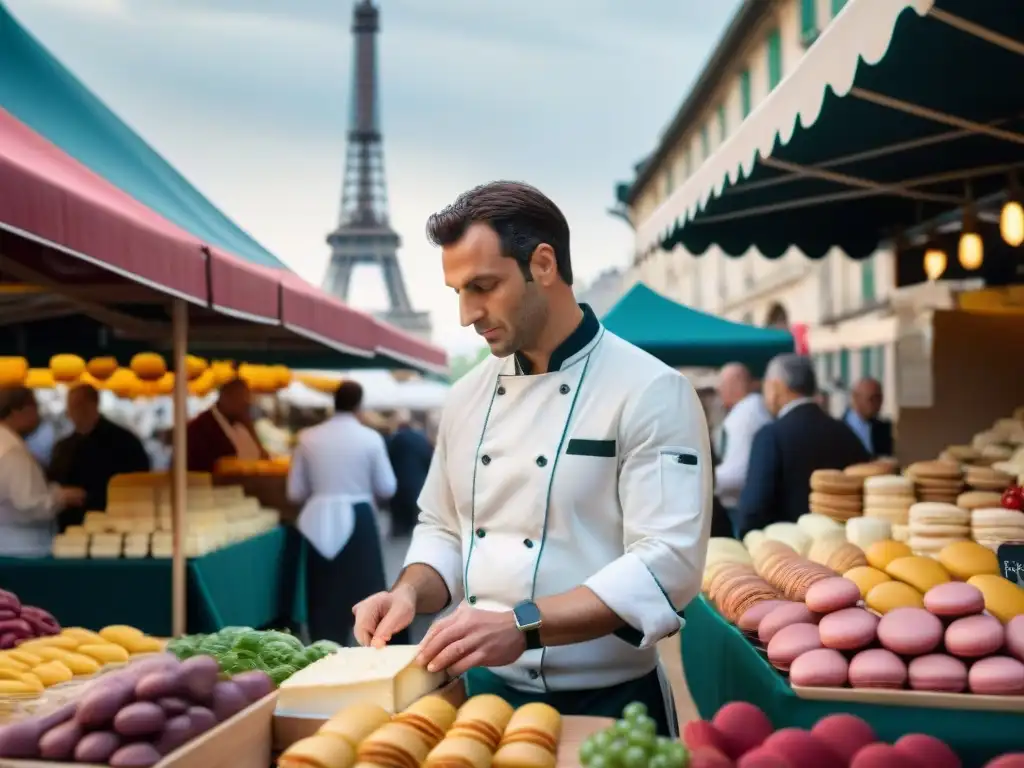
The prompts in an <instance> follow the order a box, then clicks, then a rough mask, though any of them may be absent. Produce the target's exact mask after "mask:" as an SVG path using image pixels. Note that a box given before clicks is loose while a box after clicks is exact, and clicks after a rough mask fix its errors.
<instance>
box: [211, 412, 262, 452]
mask: <svg viewBox="0 0 1024 768" xmlns="http://www.w3.org/2000/svg"><path fill="white" fill-rule="evenodd" d="M210 413H212V414H213V418H214V420H215V421H216V422H217V424H218V425H219V426H220V428H221V429H222V430H223V431H224V434H225V435H226V436H227V438H228V440H230V441H231V444H232V445H233V446H235V455H236V456H237V457H238V458H239V459H241V460H242V461H256V460H257V459H259V458H261V457H262V455H263V454H262V453H261V451H260V446H259V444H258V443H257V442H256V440H255V439H254V438H253V436H252V433H251V432H250V431H249V430H248V429H247V428H246V427H245V426H244V425H243V424H231V423H230V422H229V421H228V420H227V419H225V418H224V414H223V413H221V412H220V411H218V410H217V408H216V407H213V408H211V409H210Z"/></svg>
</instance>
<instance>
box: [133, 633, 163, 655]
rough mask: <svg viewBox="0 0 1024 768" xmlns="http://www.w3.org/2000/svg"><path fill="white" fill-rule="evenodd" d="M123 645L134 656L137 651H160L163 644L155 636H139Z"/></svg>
mask: <svg viewBox="0 0 1024 768" xmlns="http://www.w3.org/2000/svg"><path fill="white" fill-rule="evenodd" d="M125 647H126V648H127V649H128V652H129V653H131V654H132V655H133V656H134V655H136V654H139V653H160V651H162V650H163V649H164V644H163V642H162V641H160V640H157V639H156V638H155V637H140V638H138V639H136V640H132V641H131V643H129V644H128V645H127V646H125Z"/></svg>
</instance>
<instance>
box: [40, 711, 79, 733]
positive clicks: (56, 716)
mask: <svg viewBox="0 0 1024 768" xmlns="http://www.w3.org/2000/svg"><path fill="white" fill-rule="evenodd" d="M74 716H75V705H74V704H65V705H64V706H63V707H60V708H59V709H55V710H53V712H51V713H50V714H48V715H43V716H41V717H39V718H38V720H39V725H40V727H42V729H43V732H44V733H45V732H46V731H48V730H50V729H51V728H56V727H57V726H58V725H61V724H62V723H66V722H67V721H68V720H70V719H71V718H72V717H74Z"/></svg>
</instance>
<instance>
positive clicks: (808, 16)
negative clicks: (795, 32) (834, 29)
mask: <svg viewBox="0 0 1024 768" xmlns="http://www.w3.org/2000/svg"><path fill="white" fill-rule="evenodd" d="M817 36H818V0H800V39H801V40H802V41H803V44H804V45H810V44H811V43H813V42H814V39H815V38H816V37H817Z"/></svg>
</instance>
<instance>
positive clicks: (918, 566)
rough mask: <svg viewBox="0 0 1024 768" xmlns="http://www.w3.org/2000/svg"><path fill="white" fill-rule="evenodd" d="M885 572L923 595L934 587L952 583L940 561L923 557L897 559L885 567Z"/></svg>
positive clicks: (914, 556)
mask: <svg viewBox="0 0 1024 768" xmlns="http://www.w3.org/2000/svg"><path fill="white" fill-rule="evenodd" d="M885 572H886V573H887V574H889V575H890V576H891V577H892V578H894V579H896V580H897V581H902V582H903V583H904V584H909V585H910V586H912V587H913V588H914V589H916V590H917V591H918V592H920V593H921V594H924V593H925V592H927V591H928V590H929V589H931V588H932V587H937V586H938V585H939V584H945V583H946V582H947V581H952V579H950V578H949V572H948V571H947V570H946V569H945V568H943V567H942V566H941V565H939V561H938V560H934V559H932V558H930V557H924V556H921V555H911V556H910V557H897V558H896V559H895V560H893V561H891V562H890V563H889V565H887V566H886V567H885Z"/></svg>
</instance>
